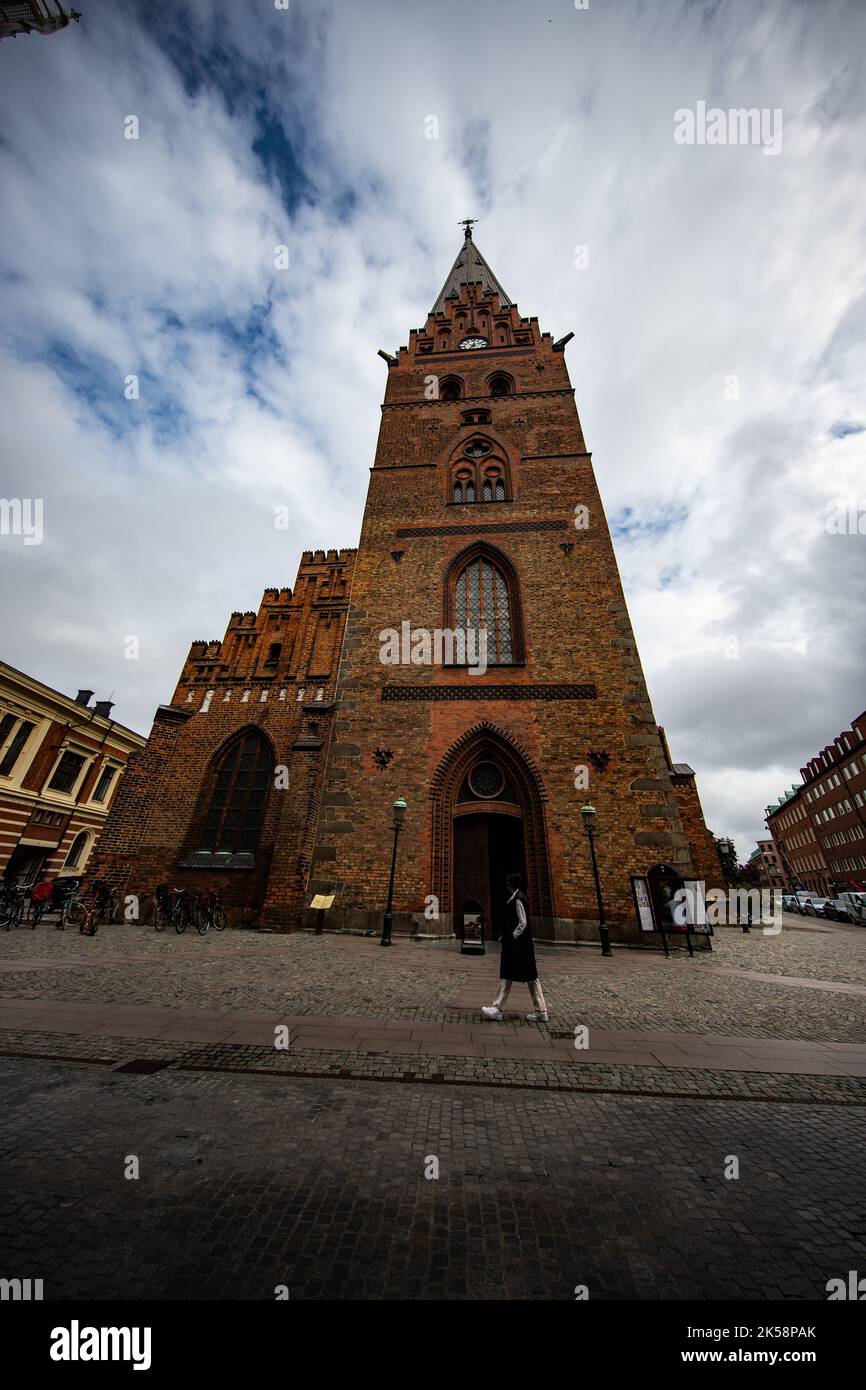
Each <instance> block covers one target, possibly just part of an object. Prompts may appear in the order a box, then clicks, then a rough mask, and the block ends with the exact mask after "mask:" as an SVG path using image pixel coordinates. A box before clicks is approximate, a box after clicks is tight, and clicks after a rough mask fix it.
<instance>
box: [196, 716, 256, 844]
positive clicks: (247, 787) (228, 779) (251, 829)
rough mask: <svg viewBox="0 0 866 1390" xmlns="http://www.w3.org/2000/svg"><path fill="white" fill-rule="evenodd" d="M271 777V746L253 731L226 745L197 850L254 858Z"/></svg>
mask: <svg viewBox="0 0 866 1390" xmlns="http://www.w3.org/2000/svg"><path fill="white" fill-rule="evenodd" d="M273 773H274V757H273V753H272V751H271V748H270V745H269V744H268V742H267V740H266V739H264V738H263V737H262V735H261V734H260V733H257V732H256V730H255V729H248V730H247V731H246V733H244V734H242V735H241V736H240V737H239V738H236V739H235V740H234V742H233V743H231V744H229V747H228V748H227V749H226V750H225V752H224V753H223V754H222V755H221V757H220V759H219V761H218V762H217V764H216V771H215V776H214V780H213V787H212V790H211V795H210V802H209V804H208V808H207V811H206V812H205V816H204V820H203V822H202V826H201V832H200V834H199V837H198V845H197V846H196V848H197V849H199V850H209V851H210V852H211V853H212V854H217V853H223V854H226V853H229V854H253V853H254V852H255V849H256V846H257V844H258V841H259V833H260V831H261V828H262V820H263V818H264V814H265V805H266V802H267V799H268V788H269V787H270V784H271V778H272V777H273Z"/></svg>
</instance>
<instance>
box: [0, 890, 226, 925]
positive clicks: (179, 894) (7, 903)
mask: <svg viewBox="0 0 866 1390" xmlns="http://www.w3.org/2000/svg"><path fill="white" fill-rule="evenodd" d="M117 914H118V902H117V898H116V897H115V895H114V893H113V891H112V889H111V888H110V887H109V885H108V884H107V883H104V882H102V880H100V879H97V880H96V881H95V882H94V883H93V885H92V887H91V888H90V889H89V890H88V891H87V892H86V893H84V894H82V892H81V888H80V884H79V882H78V881H77V880H75V881H74V883H73V884H72V885H68V886H67V888H66V891H64V892H63V894H62V895H60V896H59V897H58V895H57V893H56V892H55V891H54V885H52V882H51V880H49V879H46V880H44V881H42V882H40V883H37V884H36V885H35V886H34V887H32V888H31V887H27V886H24V885H21V884H9V883H2V882H0V931H2V930H5V931H11V929H12V928H13V927H29V928H30V930H31V931H33V930H34V929H35V928H36V927H37V926H39V923H40V922H41V921H42V920H43V918H45V919H51V918H53V919H56V920H54V926H55V927H56V929H57V930H58V931H65V930H66V929H67V927H69V928H77V930H78V931H79V932H80V933H81V934H82V936H95V935H96V932H97V930H98V929H99V927H100V926H103V925H104V924H105V923H108V922H114V921H115V920H116V919H117ZM152 921H153V925H154V928H155V929H156V931H164V930H165V928H166V927H167V926H172V927H174V929H175V931H176V932H177V933H178V935H181V934H182V933H183V932H185V931H186V929H187V927H194V928H195V930H196V931H197V932H198V934H199V936H204V935H205V933H206V932H207V931H208V930H209V929H210V928H211V927H213V928H214V930H215V931H225V929H226V927H227V926H228V918H227V916H226V913H225V909H224V908H223V907H222V906H221V904H220V899H219V893H217V892H211V893H195V892H193V891H192V890H191V889H189V888H169V886H168V884H164V883H163V884H160V885H159V887H158V888H157V889H156V892H155V893H154V897H153V917H152Z"/></svg>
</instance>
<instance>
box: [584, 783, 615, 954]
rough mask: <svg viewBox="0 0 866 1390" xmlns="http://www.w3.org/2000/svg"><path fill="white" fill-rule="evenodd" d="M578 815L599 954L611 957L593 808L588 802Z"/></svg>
mask: <svg viewBox="0 0 866 1390" xmlns="http://www.w3.org/2000/svg"><path fill="white" fill-rule="evenodd" d="M580 814H581V815H582V816H583V828H584V830H585V831H586V835H587V839H588V840H589V852H590V854H591V856H592V876H593V878H594V879H595V898H596V902H597V903H598V935H599V939H600V941H601V954H602V955H603V956H612V955H613V951H612V950H611V949H610V932H609V931H608V929H607V922H606V921H605V920H604V903H603V902H602V898H601V883H600V881H599V877H598V863H597V861H596V857H595V807H594V806H590V804H589V802H587V804H586V805H585V806H581V808H580Z"/></svg>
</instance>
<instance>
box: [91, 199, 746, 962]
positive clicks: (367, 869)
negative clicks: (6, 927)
mask: <svg viewBox="0 0 866 1390" xmlns="http://www.w3.org/2000/svg"><path fill="white" fill-rule="evenodd" d="M571 336H572V335H571V334H569V335H568V336H567V337H565V338H562V339H560V340H559V341H558V342H553V341H552V340H551V337H550V334H548V333H542V332H541V331H540V329H539V326H538V322H537V320H536V319H534V318H528V319H527V318H522V317H521V316H520V314H519V312H518V310H517V306H516V305H515V304H514V303H513V301H512V300H511V299H510V297H509V295H508V294H507V293H506V291H505V290H504V288H503V287H502V285H501V284H500V283H499V281H498V280H497V279H496V277H495V276H494V274H493V272H492V271H491V270H490V268H489V266H488V265H487V263H486V261H485V260H484V258H483V256H482V255H481V253H480V252H479V250H478V248H477V246H476V245H475V243H474V240H473V238H472V232H471V224H468V223H467V225H466V232H465V238H464V242H463V245H462V247H461V248H460V253H459V255H458V257H457V259H456V261H455V262H454V265H453V267H452V269H451V272H450V274H449V276H448V279H447V280H446V282H445V284H444V286H443V288H442V292H441V294H440V295H439V297H438V299H437V300H436V303H435V304H434V306H433V309H432V310H431V312H430V314H429V316H428V318H427V322H426V324H425V326H424V328H423V329H419V330H415V331H413V332H412V333H411V334H410V338H409V345H408V347H402V348H400V350H399V353H398V355H397V356H396V357H392V356H391V355H390V354H388V353H382V356H383V357H384V358H385V359H386V361H387V363H388V380H387V386H386V389H385V400H384V404H383V407H382V423H381V429H380V434H379V445H378V449H377V451H376V460H375V464H374V466H373V468H372V469H371V477H370V488H369V493H368V497H367V506H366V510H365V514H364V522H363V529H362V534H361V542H360V547H359V549H358V551H357V552H355V551H354V550H341V551H338V550H329V551H327V552H325V551H316V552H315V553H314V552H311V551H307V552H305V553H304V555H303V557H302V560H301V566H300V570H299V573H298V578H297V580H296V582H295V586H294V589H288V588H273V589H266V590H265V593H264V597H263V600H262V603H261V606H260V608H259V611H258V612H257V613H252V612H250V613H234V614H232V617H231V619H230V621H229V624H228V628H227V630H226V634H225V637H224V638H223V639H222V641H207V642H203V641H197V642H193V643H192V646H191V648H190V652H189V656H188V658H187V661H186V663H185V664H184V667H183V670H182V672H181V675H180V679H179V681H178V684H177V688H176V690H175V693H174V696H173V698H172V701H171V703H170V704H169V705H162V706H160V708H159V710H158V711H157V713H156V716H155V719H154V725H153V729H152V731H151V734H150V737H149V739H148V742H147V745H146V747H145V748H144V749H143V750H142V751H141V752H140V753H135V754H133V756H132V757H131V758H130V760H129V764H128V770H127V772H126V775H125V777H124V780H123V782H122V784H121V786H120V788H119V790H118V795H117V797H116V799H115V802H114V805H113V806H112V810H111V813H110V816H109V818H108V823H107V825H106V828H105V830H104V831H103V833H102V837H101V839H100V842H99V845H98V846H97V849H96V851H95V853H94V856H93V859H92V862H91V863H90V864H89V865H88V876H89V877H101V878H106V879H108V880H109V881H110V882H111V884H112V886H113V887H114V888H115V890H116V891H117V892H118V893H119V894H124V895H133V896H135V897H137V898H138V899H139V901H140V903H141V904H142V913H143V915H144V916H145V917H146V916H147V915H148V914H149V910H150V904H151V903H152V900H153V899H152V895H153V893H154V889H155V888H156V886H157V885H158V884H160V883H167V884H169V885H171V886H174V887H185V888H189V889H190V890H191V891H192V892H194V893H202V892H206V891H210V890H212V889H217V890H218V891H219V893H220V896H221V899H222V902H223V905H224V906H225V907H226V908H227V909H228V911H229V917H230V920H232V921H233V922H237V921H249V922H251V923H257V924H260V925H262V926H265V927H271V928H276V929H285V928H291V927H293V926H302V925H307V926H309V925H311V924H312V917H311V914H310V913H309V904H310V900H311V898H312V896H313V895H314V894H316V893H324V894H333V895H334V903H333V906H332V908H331V909H330V912H329V914H328V919H327V925H328V927H329V928H330V929H335V928H336V929H340V928H343V929H349V930H363V931H378V930H379V929H380V927H381V923H382V912H383V908H384V905H385V898H386V891H387V882H388V873H389V868H390V842H391V825H392V806H393V803H394V801H395V799H396V798H397V797H398V796H400V795H402V796H404V797H405V798H406V800H407V802H408V811H407V814H406V822H405V828H404V831H403V833H402V835H401V836H400V854H399V860H398V874H397V881H396V898H395V904H394V906H395V919H394V925H395V930H397V931H404V932H415V933H418V934H420V935H426V936H429V935H444V936H447V935H448V934H450V933H451V932H452V931H453V930H454V929H455V928H456V927H458V926H459V925H460V923H461V921H462V918H463V916H464V915H465V914H467V913H469V912H476V911H477V912H481V913H482V914H483V916H484V918H485V922H486V927H487V930H488V932H489V933H490V932H492V933H495V932H496V931H497V929H498V924H499V921H500V919H501V913H502V908H503V900H504V879H505V876H506V875H507V874H509V873H512V872H521V873H522V874H523V875H524V877H525V881H526V885H527V891H528V894H529V901H530V908H531V910H532V913H533V916H534V919H535V926H536V931H537V934H538V935H539V936H540V937H542V938H545V937H546V938H547V939H549V940H564V941H575V940H580V939H583V938H590V939H595V938H596V936H597V930H598V913H597V909H596V901H595V893H594V885H593V878H592V872H591V862H590V856H589V847H588V842H587V838H586V835H585V834H584V830H583V825H582V818H581V812H580V807H581V805H582V804H583V803H584V802H585V801H586V800H587V798H588V797H589V798H591V800H592V801H593V803H594V804H595V806H596V808H597V811H598V822H599V824H598V838H597V846H598V856H599V867H600V873H601V883H602V886H603V891H604V899H605V905H606V908H607V912H608V917H609V920H610V922H611V925H612V928H613V935H614V936H619V937H620V939H623V938H629V937H633V938H636V937H638V936H639V935H640V932H639V928H638V925H637V919H636V914H635V906H634V902H633V898H632V890H631V881H630V875H632V874H634V875H647V874H650V880H649V882H650V890H651V892H653V891H654V890H653V887H652V885H654V884H656V885H657V887H658V893H659V894H663V892H664V890H665V888H669V887H670V884H671V883H672V882H676V881H678V876H682V877H688V876H689V875H692V874H693V875H694V876H695V877H698V878H705V879H706V881H707V882H708V885H714V884H715V883H717V882H719V881H720V879H719V870H718V862H717V861H718V856H717V854H716V851H715V844H714V842H713V840H712V837H711V836H710V835H709V832H708V831H707V829H706V826H705V824H704V819H703V813H702V811H701V806H700V801H699V800H698V796H697V790H696V788H695V785H694V773H693V772H692V769H691V768H689V767H687V766H686V765H685V764H683V763H673V762H672V761H671V758H670V754H669V753H668V750H667V744H666V742H665V741H664V736H663V732H662V731H660V730H659V729H658V727H657V726H656V723H655V718H654V716H653V712H652V708H651V706H650V701H649V696H648V694H647V689H646V683H645V681H644V677H643V672H642V671H641V667H640V662H639V660H638V655H637V651H636V649H635V643H634V638H633V636H632V631H631V626H630V623H629V619H628V613H627V611H626V606H625V600H624V598H623V593H622V586H621V584H620V579H619V574H618V571H617V566H616V560H615V558H614V553H613V547H612V545H611V540H610V534H609V532H608V528H607V523H606V521H605V517H604V512H603V510H602V506H601V501H600V498H599V494H598V490H597V488H596V484H595V478H594V476H593V471H592V464H591V462H590V456H589V454H588V453H587V451H586V447H585V444H584V439H583V433H582V431H581V427H580V420H579V419H578V415H577V411H576V409H575V404H574V393H573V391H572V388H571V384H570V382H569V379H568V372H567V370H566V366H565V355H564V348H565V346H566V343H567V342H568V341H569V338H570V337H571ZM653 875H655V877H653Z"/></svg>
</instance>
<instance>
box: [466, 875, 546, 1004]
mask: <svg viewBox="0 0 866 1390" xmlns="http://www.w3.org/2000/svg"><path fill="white" fill-rule="evenodd" d="M505 886H506V888H507V890H508V892H509V893H510V894H511V896H510V897H509V899H508V902H507V903H506V904H505V926H504V928H503V931H502V955H501V957H500V962H499V976H500V979H499V990H498V992H497V995H496V998H495V999H494V1001H493V1003H492V1004H485V1006H484V1008H483V1009H482V1010H481V1014H482V1017H484V1018H487V1019H492V1020H493V1021H494V1022H496V1023H501V1022H502V1019H503V1016H504V1015H503V1013H502V1005H503V1004H504V1003H505V1001H506V999H507V998H508V996H509V994H510V993H511V986H512V985H513V984H514V982H515V981H516V980H519V981H522V982H523V983H524V984H527V985H529V992H530V994H531V995H532V1002H533V1004H534V1005H535V1008H534V1009H533V1011H532V1013H528V1014H527V1015H526V1018H527V1022H529V1023H547V1022H548V1019H549V1014H548V1012H547V1005H546V1004H545V1002H544V995H543V994H542V992H541V985H540V984H539V983H538V968H537V966H536V964H535V947H534V946H533V944H532V928H531V926H530V925H529V914H528V912H527V910H526V909H527V907H528V906H529V901H528V899H527V897H526V894H525V893H524V891H523V882H522V879H521V877H520V874H509V875H508V878H507V879H506V880H505Z"/></svg>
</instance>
